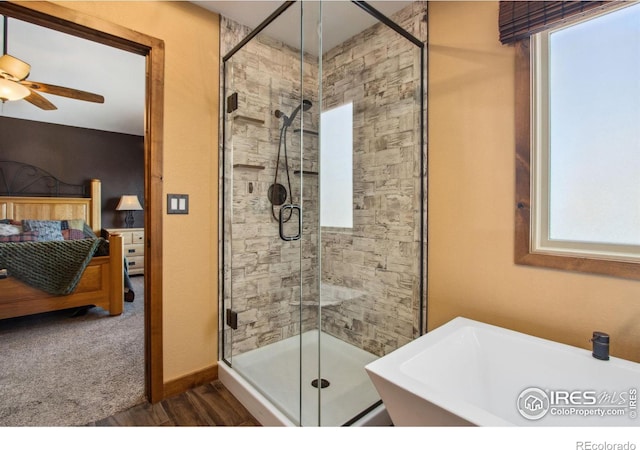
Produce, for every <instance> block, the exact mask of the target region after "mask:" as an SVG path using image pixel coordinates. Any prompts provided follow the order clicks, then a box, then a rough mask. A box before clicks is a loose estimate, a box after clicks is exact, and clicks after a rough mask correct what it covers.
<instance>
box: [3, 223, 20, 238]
mask: <svg viewBox="0 0 640 450" xmlns="http://www.w3.org/2000/svg"><path fill="white" fill-rule="evenodd" d="M20 233H22V227H19V226H16V225H11V224H9V223H0V236H11V235H12V234H20Z"/></svg>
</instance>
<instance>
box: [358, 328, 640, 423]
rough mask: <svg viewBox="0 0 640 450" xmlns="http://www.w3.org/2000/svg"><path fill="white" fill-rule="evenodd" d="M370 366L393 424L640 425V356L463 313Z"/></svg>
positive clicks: (369, 371) (373, 379)
mask: <svg viewBox="0 0 640 450" xmlns="http://www.w3.org/2000/svg"><path fill="white" fill-rule="evenodd" d="M590 337H591V336H585V340H587V339H589V338H590ZM615 338H616V337H615V336H611V339H612V342H615ZM365 368H366V370H367V373H368V374H369V376H370V377H371V380H372V381H373V383H374V385H375V387H376V389H377V390H378V393H379V394H380V396H381V398H382V401H383V402H384V405H385V407H386V408H387V411H388V413H389V415H390V416H391V420H392V421H393V423H394V425H396V426H428V425H433V426H446V425H457V426H460V425H480V426H589V427H593V426H640V420H639V419H638V400H637V397H638V389H639V387H640V364H638V363H634V362H631V361H626V360H622V359H618V358H614V357H611V358H610V359H609V360H608V361H602V360H598V359H595V358H594V357H593V356H592V354H591V351H589V350H585V349H580V348H577V347H572V346H569V345H564V344H560V343H557V342H553V341H548V340H545V339H540V338H536V337H533V336H529V335H526V334H522V333H518V332H515V331H511V330H507V329H505V328H500V327H496V326H493V325H488V324H485V323H482V322H477V321H473V320H470V319H466V318H463V317H458V318H456V319H454V320H452V321H451V322H448V323H447V324H445V325H443V326H441V327H439V328H437V329H435V330H433V331H431V332H430V333H427V334H426V335H424V336H421V337H420V338H418V339H416V340H414V341H412V342H410V343H409V344H406V345H405V346H403V347H401V348H399V349H397V350H395V351H394V352H392V353H390V354H388V355H386V356H384V357H382V358H380V359H378V360H376V361H374V362H372V363H370V364H368V365H367V366H366V367H365Z"/></svg>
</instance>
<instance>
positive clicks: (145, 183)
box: [0, 2, 162, 426]
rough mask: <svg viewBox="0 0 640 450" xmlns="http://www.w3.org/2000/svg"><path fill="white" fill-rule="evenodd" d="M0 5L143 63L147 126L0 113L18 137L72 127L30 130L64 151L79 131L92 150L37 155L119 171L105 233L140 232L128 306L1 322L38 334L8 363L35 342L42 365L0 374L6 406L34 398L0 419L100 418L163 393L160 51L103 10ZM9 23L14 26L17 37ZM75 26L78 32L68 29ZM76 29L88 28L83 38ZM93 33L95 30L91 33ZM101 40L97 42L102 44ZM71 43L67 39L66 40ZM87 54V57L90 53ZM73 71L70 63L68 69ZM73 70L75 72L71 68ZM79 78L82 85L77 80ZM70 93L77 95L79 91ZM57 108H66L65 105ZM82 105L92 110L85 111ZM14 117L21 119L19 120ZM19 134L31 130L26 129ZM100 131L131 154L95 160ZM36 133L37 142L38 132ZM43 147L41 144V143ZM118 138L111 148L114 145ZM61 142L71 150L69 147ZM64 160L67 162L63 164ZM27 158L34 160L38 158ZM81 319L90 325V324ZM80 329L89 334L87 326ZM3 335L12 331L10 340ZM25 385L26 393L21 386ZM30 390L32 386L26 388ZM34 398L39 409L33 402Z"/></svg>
mask: <svg viewBox="0 0 640 450" xmlns="http://www.w3.org/2000/svg"><path fill="white" fill-rule="evenodd" d="M0 14H6V15H7V16H8V17H10V21H9V30H10V31H9V33H11V31H12V30H13V27H16V28H17V27H18V26H19V25H16V24H18V23H20V22H23V23H24V24H26V25H28V26H31V27H34V26H41V28H45V29H48V28H55V31H52V30H50V29H49V30H48V31H49V32H53V33H58V34H63V35H64V36H65V37H66V38H71V39H74V40H76V41H85V43H86V42H91V43H92V44H94V45H102V46H104V47H109V48H110V49H111V50H112V51H117V52H121V53H123V54H127V56H129V57H133V60H136V59H137V60H138V66H137V68H136V69H135V70H136V71H137V72H138V76H139V78H140V79H141V80H142V85H141V89H140V91H141V92H138V94H139V95H138V98H140V99H141V101H140V102H141V103H142V105H141V108H140V110H139V114H138V118H137V119H138V122H139V123H140V124H143V125H142V126H141V127H140V129H141V132H140V133H139V134H138V133H136V132H131V131H127V132H124V133H122V132H118V131H117V130H115V129H110V130H101V129H99V128H100V127H98V126H96V125H86V124H85V125H77V124H76V125H68V124H55V123H51V122H50V121H49V122H48V121H41V120H40V119H37V118H29V117H20V116H16V117H9V114H8V108H7V107H6V106H5V107H3V108H2V111H1V114H0V128H2V127H4V130H9V131H10V132H6V133H5V132H3V133H2V135H3V137H6V136H10V135H13V138H14V139H15V140H16V142H17V141H18V138H19V137H20V135H21V132H20V131H19V129H20V126H22V127H23V129H22V132H24V127H26V126H38V127H45V128H49V129H50V130H51V129H56V130H58V131H57V132H60V130H63V131H64V132H66V133H67V134H66V135H65V137H61V136H60V135H58V137H57V138H54V139H51V138H48V139H45V138H44V137H43V133H42V132H37V133H33V136H32V137H35V138H36V139H39V140H38V141H37V142H36V144H37V145H38V146H42V145H44V144H46V143H49V144H51V143H53V144H55V145H57V147H58V150H59V151H60V148H63V149H64V148H66V147H68V146H69V143H70V142H74V139H72V138H69V132H75V133H76V138H77V139H76V140H77V141H81V142H83V143H84V145H85V153H84V154H83V155H82V157H78V156H75V157H74V156H69V155H68V154H65V155H62V156H60V157H59V158H58V159H57V162H56V158H55V157H53V156H52V154H51V153H52V152H49V154H48V155H46V156H43V152H40V156H39V158H41V161H43V164H49V165H52V166H53V167H54V168H57V172H61V171H62V172H65V170H66V171H68V167H67V166H68V165H69V163H70V162H73V163H77V165H78V166H82V164H84V167H85V170H86V167H87V166H89V167H94V169H95V168H96V167H99V168H100V169H101V170H103V172H105V173H106V172H108V171H111V175H110V176H109V175H105V174H99V175H97V176H96V175H95V174H93V173H90V172H85V173H86V174H87V177H86V178H94V177H99V178H103V179H105V178H106V179H109V178H110V179H111V180H112V183H109V186H108V188H106V189H103V193H102V194H103V195H102V198H103V202H102V218H103V228H104V230H105V231H104V233H105V235H106V236H108V233H109V231H108V230H110V229H111V230H117V229H122V228H130V230H127V232H128V233H129V234H131V236H132V238H133V236H137V237H138V238H139V237H140V236H142V238H141V241H142V242H141V243H140V245H141V250H139V251H140V252H141V253H142V254H136V255H135V257H136V259H135V263H136V265H137V266H138V267H139V266H140V265H142V267H143V269H142V270H135V271H134V272H136V273H135V274H133V273H132V276H131V286H132V287H133V292H134V293H135V298H134V300H133V301H132V302H127V303H125V306H124V308H125V310H124V313H123V314H122V315H121V316H114V317H108V314H106V313H105V311H102V310H100V308H91V309H88V310H82V309H76V310H70V311H66V312H65V313H66V315H65V314H60V315H59V316H60V317H51V315H49V316H48V317H42V316H40V317H28V318H26V317H24V318H18V319H15V320H13V319H11V320H12V321H13V322H12V323H11V324H9V323H8V322H5V323H0V335H3V341H4V342H5V343H6V344H8V343H9V342H14V341H10V340H9V338H8V334H7V333H9V331H10V332H11V339H13V338H14V337H15V336H17V335H18V334H22V335H25V334H28V335H29V336H30V338H32V339H31V341H32V342H31V343H30V344H29V345H27V347H30V348H31V350H29V351H28V350H24V349H25V348H26V347H25V346H22V345H18V343H17V341H16V342H15V343H13V344H12V345H3V348H9V349H10V350H12V352H13V353H12V354H11V355H10V358H3V361H11V362H12V363H15V364H7V366H10V365H11V366H12V367H13V369H11V370H14V369H15V368H16V367H23V366H24V363H20V362H19V361H20V357H24V356H28V355H29V354H30V353H29V352H32V353H31V355H37V357H31V358H29V357H27V358H26V359H27V360H29V361H30V363H31V364H32V365H31V370H30V372H31V373H32V374H35V373H37V374H39V377H38V378H37V379H36V382H35V383H33V384H31V386H30V387H27V380H26V377H25V376H20V375H19V374H18V373H17V372H15V371H14V373H12V375H17V377H16V378H20V383H7V384H6V385H4V383H5V381H6V378H5V377H4V376H3V377H2V379H3V389H2V394H0V406H1V407H4V406H7V408H6V409H7V410H8V411H9V410H10V411H16V410H17V409H19V408H18V407H17V405H16V404H15V403H13V401H14V400H15V399H17V398H23V399H25V402H23V405H22V406H25V407H26V408H27V409H25V410H23V412H25V411H26V416H27V418H26V419H25V418H23V419H20V418H17V417H18V416H14V417H12V418H10V417H9V416H8V415H7V414H6V411H1V410H0V424H2V425H15V426H17V425H43V426H44V425H49V426H51V425H82V424H84V423H87V421H90V420H93V419H92V418H91V417H89V416H88V414H95V415H97V416H92V417H96V418H97V417H98V416H100V417H104V416H107V415H110V414H112V413H113V412H115V411H118V410H121V409H123V408H126V407H128V406H131V405H132V403H131V402H133V404H135V403H139V402H141V401H144V400H145V399H150V400H153V398H154V397H157V396H159V395H161V387H162V370H161V368H162V359H161V356H160V355H161V341H160V342H158V340H157V339H156V340H152V339H151V337H150V334H151V330H152V329H153V330H160V331H159V332H160V334H161V322H160V320H159V317H158V315H155V314H154V313H152V312H151V311H153V310H155V311H157V313H158V314H161V308H160V307H157V308H153V305H161V303H160V302H161V292H160V291H159V289H155V292H152V289H149V288H148V286H151V281H150V279H151V278H154V277H155V279H156V280H160V278H161V272H160V270H159V268H161V263H162V262H161V256H159V257H158V258H157V259H155V260H154V262H153V263H151V264H150V265H147V264H144V263H145V261H148V260H150V259H151V258H150V254H151V253H155V254H156V255H158V254H160V253H161V247H160V243H159V242H158V241H159V240H157V239H153V232H156V236H159V235H160V232H161V230H160V228H161V227H160V226H159V223H160V220H158V218H156V220H155V221H154V219H153V218H154V214H156V217H159V216H160V214H161V210H162V209H161V207H158V205H159V199H160V196H159V195H160V194H159V189H158V188H157V183H154V181H153V180H151V176H150V175H149V174H150V173H151V171H153V170H154V169H155V170H156V171H155V173H161V171H160V170H157V169H158V168H159V166H160V163H161V161H160V158H159V155H160V143H159V142H157V140H156V141H154V140H153V139H152V135H153V134H154V133H156V132H159V130H160V126H161V119H162V109H161V105H160V104H159V102H158V101H157V100H155V101H154V100H150V99H149V98H150V97H154V98H155V99H157V98H158V97H161V96H159V95H154V96H152V95H150V93H155V94H157V92H158V91H159V90H160V89H161V86H162V71H161V70H160V69H159V64H158V63H157V61H158V59H159V58H161V57H162V55H161V53H162V52H156V53H155V55H156V58H155V60H154V58H151V56H150V55H149V53H150V49H152V48H159V46H160V45H159V44H158V42H159V41H157V40H155V39H153V38H150V37H146V36H144V35H138V34H137V33H133V34H132V33H131V32H129V30H125V29H123V28H121V27H118V26H114V25H111V24H105V23H104V22H102V21H100V20H98V19H93V18H83V17H80V16H79V15H78V14H77V13H73V14H69V12H68V11H67V10H63V9H60V8H56V7H54V6H51V5H34V6H29V7H28V8H27V7H22V6H17V5H14V4H6V3H5V2H3V4H2V5H0ZM54 16H55V17H54ZM74 20H77V21H78V22H81V23H82V24H83V25H82V26H81V25H78V24H75V23H73V21H74ZM88 27H94V28H95V29H99V30H101V31H100V32H98V31H95V30H94V29H91V28H88ZM105 30H106V31H105ZM9 33H7V34H8V35H9V39H11V35H10V34H9ZM69 33H70V34H73V35H75V36H71V35H70V34H69ZM123 35H127V37H128V39H129V40H130V42H129V43H128V44H126V45H124V44H123V43H122V36H123ZM77 36H82V38H80V37H77ZM86 37H88V38H89V39H88V40H87V39H84V38H86ZM13 42H16V46H15V48H16V52H17V51H18V49H19V46H18V45H17V41H11V42H9V47H10V48H12V46H13V44H12V43H13ZM43 42H48V40H47V39H44V40H43V39H41V40H40V41H39V42H38V43H37V46H41V45H42V43H43ZM96 42H98V43H99V44H96ZM114 47H116V48H114ZM66 48H67V49H68V48H69V47H66ZM10 51H13V50H10ZM68 53H69V52H66V53H65V55H68ZM65 60H66V59H65ZM66 63H67V64H68V66H67V69H68V68H69V67H73V68H74V72H75V68H76V67H77V66H78V65H83V64H80V63H79V64H77V65H76V64H73V63H72V64H70V63H69V62H68V61H66ZM83 63H86V60H85V61H83ZM69 64H70V65H69ZM154 68H155V69H154ZM146 70H149V74H153V73H154V70H155V74H156V75H157V76H156V77H150V78H151V80H148V79H146V77H145V71H146ZM68 72H69V70H67V73H68ZM43 75H44V74H43ZM74 75H77V74H75V73H74ZM33 78H34V79H35V74H33ZM40 78H41V79H42V81H48V82H51V83H56V82H57V83H58V84H61V85H62V84H66V85H69V82H65V81H62V82H61V81H56V80H53V79H45V78H42V76H40ZM74 87H76V86H75V85H74ZM65 101H68V100H67V99H60V100H59V99H58V98H55V102H56V104H57V105H62V104H63V103H64V102H65ZM70 101H71V102H73V100H70ZM22 103H25V104H24V107H31V108H33V109H37V108H34V106H33V105H29V104H28V103H27V102H22ZM78 103H82V102H78ZM7 106H8V105H7ZM59 109H62V107H60V108H59ZM81 115H82V116H87V115H86V114H81ZM145 117H146V121H147V125H146V127H145V126H144V123H145ZM2 121H4V123H3V122H2ZM129 122H131V121H129ZM16 125H20V126H18V127H17V126H16ZM59 127H61V128H59ZM54 134H55V132H54ZM63 134H64V133H63ZM22 135H23V136H24V134H22ZM99 135H106V136H107V137H109V138H111V139H114V138H115V139H116V140H120V142H121V143H122V142H125V141H126V142H127V145H128V147H127V148H130V149H131V154H130V155H128V156H123V157H120V158H112V162H111V163H104V162H102V161H96V158H95V155H96V154H99V153H95V152H93V156H94V157H91V155H92V152H90V151H87V150H86V149H87V148H90V149H91V150H96V149H95V148H94V145H95V143H96V142H97V140H99V137H98V136H99ZM103 137H104V136H103ZM31 143H32V144H33V142H31ZM65 146H66V147H65ZM26 147H28V146H25V145H24V143H23V145H16V146H15V148H12V147H11V146H7V145H6V142H5V143H4V144H3V147H2V148H1V150H2V155H1V157H0V159H8V158H11V159H13V160H20V159H21V158H22V159H24V158H27V159H29V158H36V159H37V158H38V156H37V155H38V152H33V151H27V150H28V149H27V148H26ZM38 148H39V149H41V147H38ZM111 148H113V145H112V146H111ZM31 150H33V147H31ZM62 152H63V153H64V150H63V151H62ZM110 153H113V152H110ZM112 156H113V154H112ZM61 160H62V161H63V162H64V164H61ZM30 161H33V159H31V160H30ZM145 161H147V163H145ZM65 164H66V165H65ZM77 168H78V167H76V169H77ZM94 171H95V170H94ZM65 173H68V172H65ZM104 185H105V184H103V186H104ZM123 195H134V196H136V197H137V199H138V201H139V202H140V204H141V205H140V207H142V208H144V209H143V210H141V211H134V212H133V214H134V223H133V224H132V226H131V227H129V226H128V225H129V224H127V223H124V221H123V219H124V216H125V214H127V212H126V211H125V210H122V211H120V210H118V209H119V208H118V204H119V202H120V200H121V198H122V196H123ZM154 204H155V208H154V206H153V205H154ZM150 223H155V224H156V225H155V227H151V228H152V229H153V231H152V232H151V233H149V232H148V230H149V229H150ZM145 234H146V237H145ZM131 244H132V245H131V246H130V248H131V249H134V251H138V247H135V248H134V247H133V244H134V243H133V242H132V243H131ZM160 285H161V284H160ZM145 287H147V289H145ZM56 321H57V322H56ZM54 323H55V324H54ZM27 329H30V330H31V332H28V333H25V330H27ZM81 329H84V331H82V330H81ZM82 333H86V334H84V335H83V334H82ZM54 336H55V337H54ZM83 336H86V337H83ZM5 338H7V339H6V340H5ZM19 349H22V350H19ZM105 357H106V358H111V361H112V362H106V361H108V359H104V358H105ZM53 363H55V364H53ZM76 364H79V365H76ZM74 367H75V368H74ZM112 369H113V370H112ZM118 371H120V372H118ZM59 381H63V382H64V383H62V384H58V388H57V389H52V390H43V389H45V388H46V389H49V387H51V386H53V385H56V383H58V382H59ZM8 386H11V387H13V386H17V388H18V391H17V392H18V393H17V394H16V391H14V390H12V389H6V387H8ZM20 386H21V387H20ZM85 386H88V387H91V388H92V389H89V390H88V391H87V393H86V395H87V396H93V397H98V398H99V397H103V400H100V401H98V403H99V408H102V409H96V410H91V406H90V405H89V406H87V405H88V404H84V403H82V400H79V397H78V393H79V391H80V390H82V389H83V388H84V387H85ZM20 389H21V390H22V394H20ZM12 392H13V394H12ZM27 392H28V395H27V394H25V393H27ZM116 393H122V394H124V397H128V398H127V399H125V400H124V402H125V403H122V401H121V400H117V399H115V397H117V395H114V394H116ZM14 394H15V395H14ZM104 399H109V400H104ZM55 403H57V405H56V406H55V407H54V408H53V410H54V411H55V418H54V416H48V415H47V414H48V413H46V412H43V414H42V415H41V421H38V420H34V417H35V416H34V412H33V411H36V412H37V411H38V410H41V411H42V410H44V409H45V408H44V407H45V406H47V405H50V404H55ZM65 405H68V406H70V408H71V409H73V410H80V413H81V414H82V417H75V418H74V417H73V416H72V415H70V414H66V412H65ZM29 408H34V409H32V410H31V411H30V410H29ZM21 420H27V422H28V423H24V422H20V421H21Z"/></svg>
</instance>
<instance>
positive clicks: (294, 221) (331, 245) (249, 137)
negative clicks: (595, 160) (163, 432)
mask: <svg viewBox="0 0 640 450" xmlns="http://www.w3.org/2000/svg"><path fill="white" fill-rule="evenodd" d="M383 4H384V5H383ZM376 6H380V7H381V6H385V7H389V8H391V7H392V9H389V10H388V11H385V12H383V11H381V10H379V9H377V8H376ZM426 14H427V3H426V2H374V3H372V4H368V3H366V2H335V1H326V2H322V1H304V2H303V1H297V2H284V3H282V4H281V6H280V7H279V8H278V9H276V10H275V11H274V12H273V13H272V14H271V15H270V16H269V17H268V18H265V21H264V22H263V23H262V24H260V25H259V26H258V27H256V28H255V29H253V30H249V29H248V28H246V27H244V26H243V25H241V24H238V23H236V22H233V21H231V20H228V19H225V18H222V23H221V42H222V43H223V46H225V45H226V46H227V48H226V53H225V55H224V58H223V68H222V70H223V87H222V93H221V95H222V99H223V101H224V105H223V118H222V122H223V133H222V134H223V136H222V146H221V171H222V173H221V203H222V224H223V226H222V231H221V233H222V234H221V238H222V239H221V240H222V245H221V273H220V277H221V283H220V284H221V295H220V299H221V300H220V301H221V305H220V311H221V317H220V330H221V331H220V364H219V370H220V378H221V380H222V381H223V382H224V383H225V384H228V387H229V388H230V389H231V390H232V392H234V394H236V395H237V396H238V397H239V398H240V399H241V401H243V403H245V406H247V407H248V409H249V410H250V411H251V412H253V413H254V415H256V417H257V418H258V419H259V420H261V418H262V420H263V421H264V422H265V424H275V423H282V424H287V425H299V426H340V425H350V424H354V423H368V422H367V420H368V419H367V418H368V417H376V418H377V419H375V420H384V409H383V407H382V403H381V401H380V398H379V396H378V394H377V392H376V390H375V388H374V387H373V384H372V383H371V382H370V380H369V379H368V376H367V374H366V372H365V370H364V366H365V365H366V364H367V363H369V362H371V361H373V360H375V359H377V358H379V357H381V356H383V355H385V354H387V353H389V352H391V351H393V350H395V349H396V348H398V347H400V346H402V345H404V344H406V343H408V342H410V341H411V340H413V339H415V338H416V337H418V336H419V335H421V334H422V333H423V332H424V328H425V320H426V317H425V315H426V305H425V287H424V286H425V278H426V275H425V273H426V269H425V266H426V239H425V235H426V213H425V197H426V192H425V190H426V180H425V177H424V174H425V171H426V169H425V167H426V149H425V136H424V135H425V131H424V124H425V114H424V104H425V92H424V86H425V83H424V77H425V59H424V58H425V56H424V44H423V42H424V41H425V39H426ZM345 24H346V25H345ZM238 389H245V390H244V391H242V392H239V391H238ZM254 401H255V403H256V405H255V406H254V405H253V402H254ZM254 407H255V408H266V409H267V410H268V411H267V412H265V413H262V412H256V411H257V410H255V409H254Z"/></svg>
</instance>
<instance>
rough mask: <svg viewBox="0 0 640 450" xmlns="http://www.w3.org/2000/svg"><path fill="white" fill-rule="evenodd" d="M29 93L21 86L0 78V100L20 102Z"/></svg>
mask: <svg viewBox="0 0 640 450" xmlns="http://www.w3.org/2000/svg"><path fill="white" fill-rule="evenodd" d="M30 93H31V91H29V89H27V88H26V87H24V86H23V85H21V84H19V83H16V82H15V81H10V80H5V79H4V78H0V100H2V101H7V100H9V101H13V100H22V99H23V98H25V97H27V96H28V95H29V94H30Z"/></svg>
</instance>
